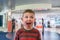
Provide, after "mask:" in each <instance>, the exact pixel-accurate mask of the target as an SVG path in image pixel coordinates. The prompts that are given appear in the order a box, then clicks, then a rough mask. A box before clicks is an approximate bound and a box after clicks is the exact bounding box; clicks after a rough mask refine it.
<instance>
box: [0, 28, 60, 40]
mask: <svg viewBox="0 0 60 40" xmlns="http://www.w3.org/2000/svg"><path fill="white" fill-rule="evenodd" d="M44 30H45V31H44V35H43V36H42V40H60V29H59V28H45V29H44ZM7 34H9V33H5V32H0V40H12V39H9V37H8V36H7V37H8V38H7V37H6V35H7ZM9 35H10V34H9ZM10 36H11V35H10Z"/></svg>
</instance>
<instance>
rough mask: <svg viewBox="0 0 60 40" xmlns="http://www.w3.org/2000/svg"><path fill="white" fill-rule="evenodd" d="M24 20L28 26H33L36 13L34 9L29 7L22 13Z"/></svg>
mask: <svg viewBox="0 0 60 40" xmlns="http://www.w3.org/2000/svg"><path fill="white" fill-rule="evenodd" d="M22 21H23V25H24V26H26V27H31V26H33V23H34V21H35V13H34V11H33V10H31V9H27V10H25V11H24V12H23V15H22Z"/></svg>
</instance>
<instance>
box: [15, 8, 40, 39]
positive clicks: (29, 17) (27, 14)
mask: <svg viewBox="0 0 60 40" xmlns="http://www.w3.org/2000/svg"><path fill="white" fill-rule="evenodd" d="M21 20H22V22H23V27H22V28H21V29H19V30H18V31H17V33H16V37H15V40H41V35H40V33H39V31H38V30H37V29H35V28H33V27H32V26H33V24H34V21H35V13H34V11H32V10H31V9H27V10H25V11H24V12H23V15H22V19H21Z"/></svg>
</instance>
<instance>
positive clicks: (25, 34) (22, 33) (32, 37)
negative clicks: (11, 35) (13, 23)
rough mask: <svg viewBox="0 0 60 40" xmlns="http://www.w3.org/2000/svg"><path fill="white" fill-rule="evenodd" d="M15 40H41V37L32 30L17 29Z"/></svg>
mask: <svg viewBox="0 0 60 40" xmlns="http://www.w3.org/2000/svg"><path fill="white" fill-rule="evenodd" d="M15 40H41V35H40V33H39V31H38V30H37V29H34V28H33V29H32V30H25V29H19V30H18V31H17V33H16V37H15Z"/></svg>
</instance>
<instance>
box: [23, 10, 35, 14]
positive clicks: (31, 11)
mask: <svg viewBox="0 0 60 40" xmlns="http://www.w3.org/2000/svg"><path fill="white" fill-rule="evenodd" d="M27 12H28V13H33V14H35V12H34V11H33V10H31V9H26V10H25V11H24V12H23V14H24V13H27Z"/></svg>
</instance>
